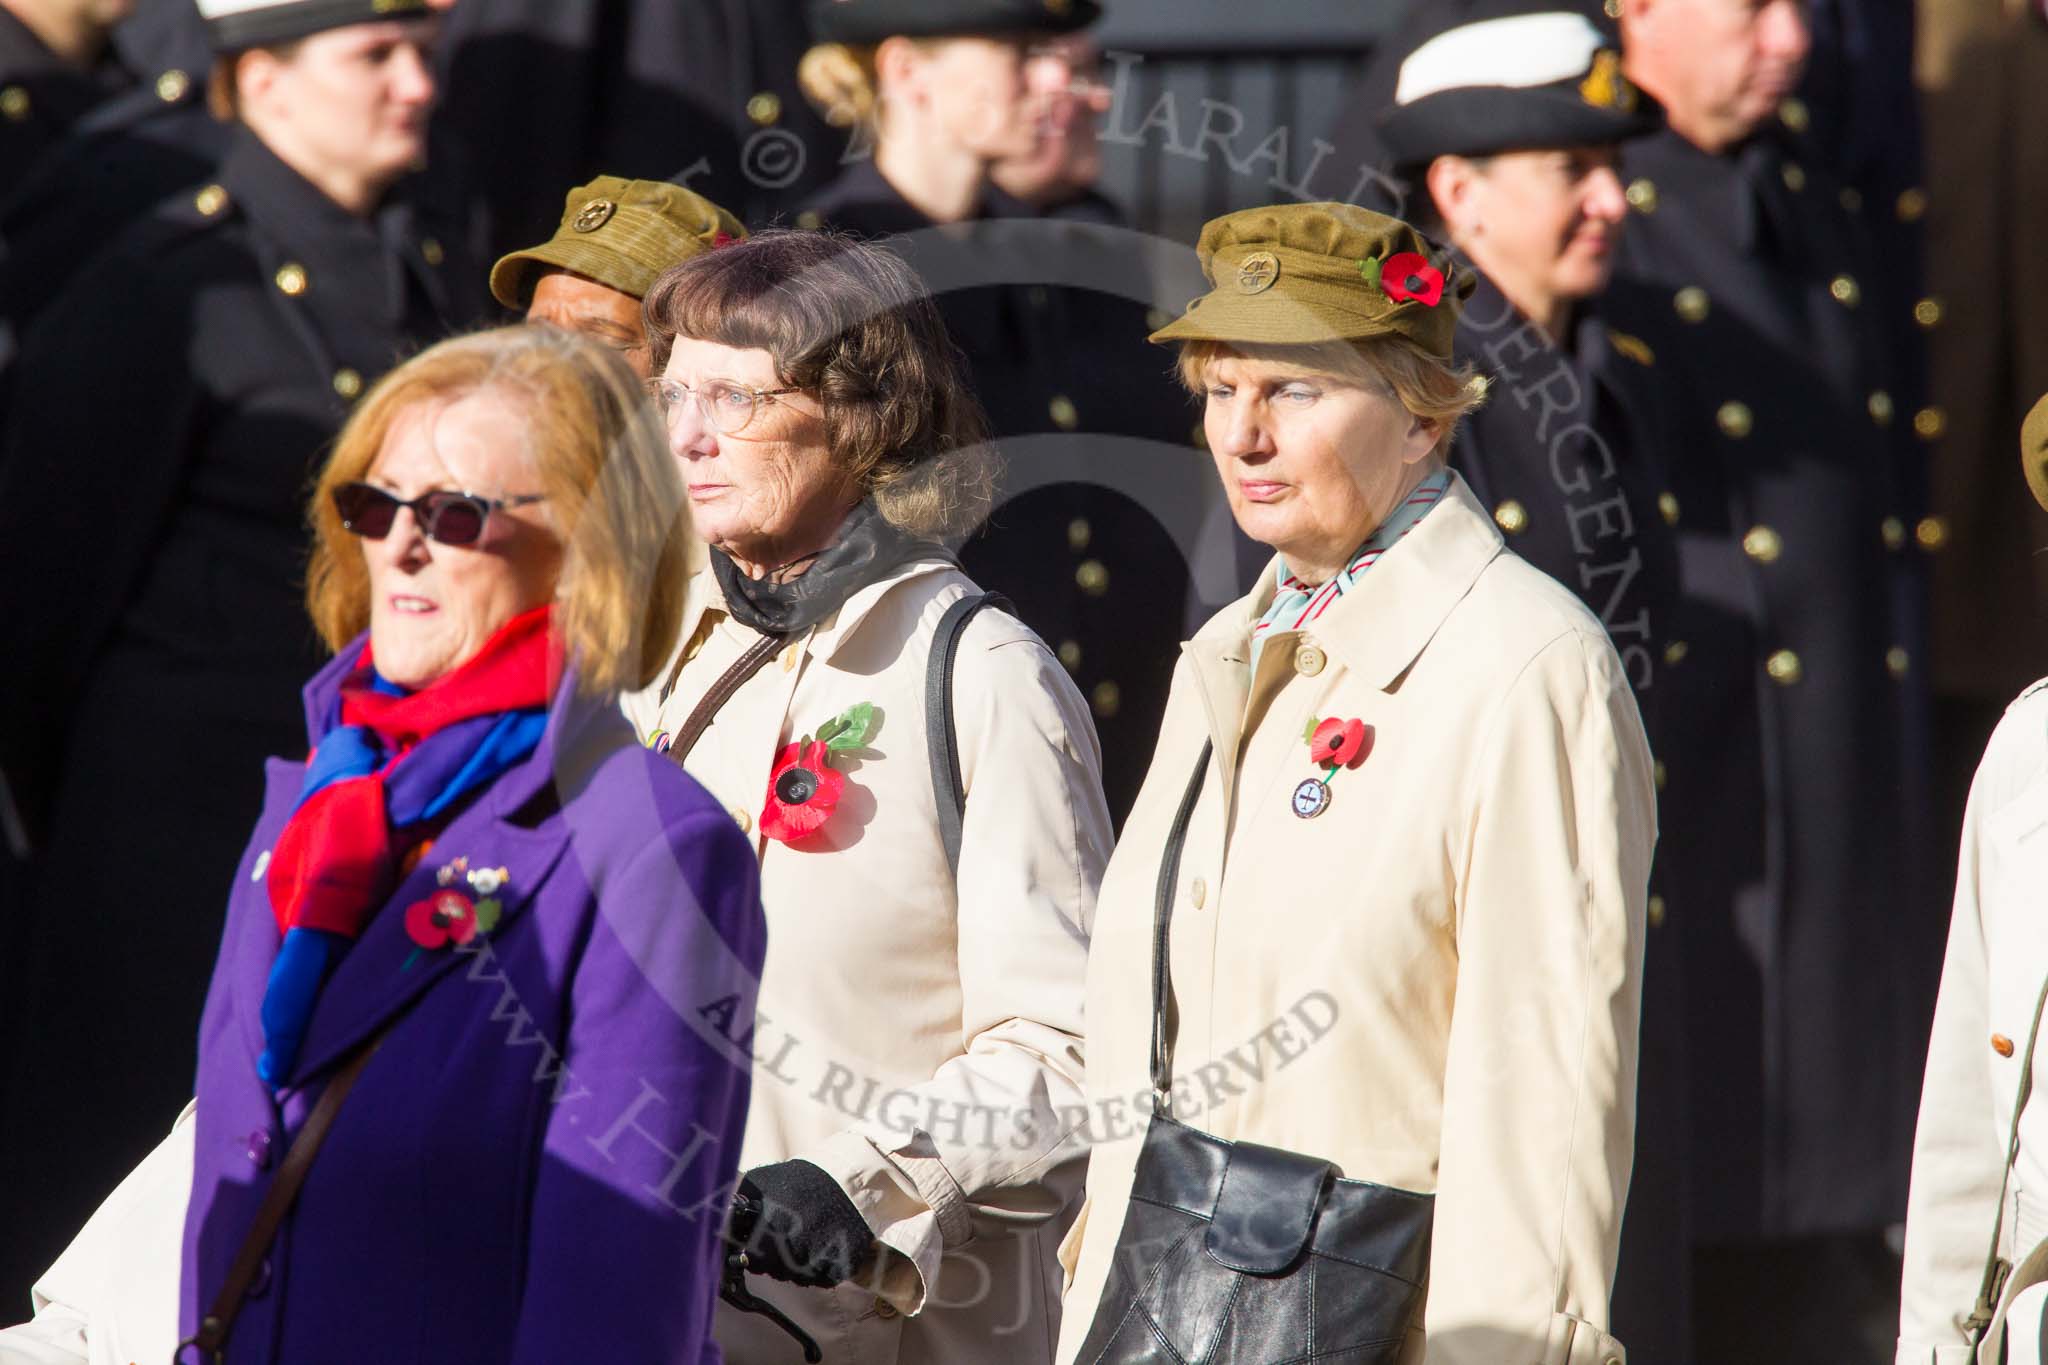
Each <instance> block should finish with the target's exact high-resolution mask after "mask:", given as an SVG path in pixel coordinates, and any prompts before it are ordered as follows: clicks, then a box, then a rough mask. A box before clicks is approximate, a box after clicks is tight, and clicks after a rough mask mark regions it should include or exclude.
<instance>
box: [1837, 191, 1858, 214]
mask: <svg viewBox="0 0 2048 1365" xmlns="http://www.w3.org/2000/svg"><path fill="white" fill-rule="evenodd" d="M1841 200H1842V208H1843V209H1844V210H1845V211H1847V212H1849V213H1861V212H1863V191H1861V190H1859V189H1857V188H1856V187H1855V186H1854V185H1844V186H1843V187H1842V194H1841Z"/></svg>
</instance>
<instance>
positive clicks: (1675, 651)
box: [1664, 640, 1692, 668]
mask: <svg viewBox="0 0 2048 1365" xmlns="http://www.w3.org/2000/svg"><path fill="white" fill-rule="evenodd" d="M1691 652H1692V646H1691V645H1689V644H1687V643H1686V642H1685V641H1683V640H1673V641H1672V642H1671V643H1670V644H1668V645H1666V646H1664V662H1665V663H1666V664H1669V665H1671V666H1672V667H1674V668H1675V667H1677V666H1678V665H1679V664H1682V663H1684V662H1685V656H1686V655H1688V654H1690V653H1691Z"/></svg>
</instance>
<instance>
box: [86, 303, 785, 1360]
mask: <svg viewBox="0 0 2048 1365" xmlns="http://www.w3.org/2000/svg"><path fill="white" fill-rule="evenodd" d="M679 505H680V495H679V491H678V488H677V485H676V476H675V473H674V470H673V468H672V467H671V463H670V460H669V457H668V455H667V453H666V451H665V449H664V447H663V443H662V437H661V432H660V430H659V428H658V426H657V425H656V424H655V421H654V418H653V416H652V413H651V411H650V410H649V409H648V408H647V406H646V404H645V403H644V402H643V401H641V398H640V396H639V394H638V391H637V388H636V386H635V385H634V384H633V381H632V377H631V376H630V375H629V374H628V373H627V372H626V370H625V368H624V367H623V366H622V365H621V363H620V362H619V361H618V360H617V359H616V358H614V357H612V356H610V355H608V354H606V353H605V352H604V351H603V350H602V348H600V347H597V346H594V345H592V344H590V343H588V342H585V341H582V340H579V339H577V338H576V337H574V336H573V335H571V334H569V333H566V332H560V331H556V330H554V329H551V328H512V329H506V330H502V331H495V332H486V333H482V334H479V335H475V336H470V337H465V338H460V339H457V340H454V341H448V342H444V343H442V344H440V345H438V346H436V347H434V348H433V349H431V350H429V351H426V352H425V353H423V354H422V355H420V356H419V357H417V358H416V359H414V360H412V361H411V362H409V363H408V364H406V365H404V366H402V367H400V368H399V369H397V370H396V371H394V372H393V373H392V374H391V375H390V376H389V377H387V378H386V379H385V380H384V381H383V382H382V383H380V384H379V385H378V386H377V387H376V388H375V389H373V390H372V391H371V392H370V393H369V394H368V395H367V396H366V397H365V398H364V400H363V402H362V404H361V405H360V406H359V407H358V408H357V409H356V412H355V414H354V416H353V417H352V418H351V420H350V421H349V424H348V426H347V427H346V428H345V429H344V431H343V432H342V434H341V437H340V440H339V443H338V446H337V448H336V451H335V453H334V455H333V457H332V459H331V460H330V461H329V463H328V465H327V467H326V469H325V472H324V473H323V474H322V475H321V478H320V483H319V487H318V489H317V491H316V493H315V497H314V507H313V521H314V530H315V534H316V545H315V550H314V555H313V561H312V565H311V571H310V575H309V587H308V591H307V600H308V605H309V607H310V609H311V612H312V615H313V618H314V620H315V622H316V624H317V625H318V626H319V628H320V629H321V631H322V632H323V633H324V635H325V637H326V639H327V640H328V642H329V643H330V644H331V645H332V646H333V648H334V649H335V651H336V657H335V659H334V661H333V663H332V664H330V665H329V666H328V667H327V668H326V669H324V670H323V671H322V672H321V673H320V674H319V675H318V676H317V677H315V678H314V679H313V681H312V683H311V684H309V685H308V686H307V688H306V690H305V699H306V724H307V732H308V734H307V739H308V745H309V749H310V757H309V758H294V759H290V760H286V759H273V760H272V761H271V763H270V767H269V774H268V794H267V797H266V800H265V803H264V810H263V815H262V818H261V819H260V820H259V821H258V823H257V825H256V830H255V833H254V835H253V837H252V838H251V839H250V841H249V845H248V848H247V850H246V851H245V852H244V854H243V856H242V861H241V865H240V867H239V868H237V870H236V872H235V875H234V881H233V885H232V890H231V892H230V895H229V901H228V913H227V925H226V931H225V935H224V937H223V939H222V943H221V949H220V957H219V961H218V964H217V966H216V967H215V971H214V977H213V985H212V988H211V991H210V994H209V996H208V999H207V1003H206V1012H205V1017H204V1020H203V1023H202V1025H201V1033H200V1062H199V1080H198V1101H197V1111H196V1116H195V1120H194V1123H195V1128H194V1141H195V1153H196V1155H195V1157H194V1162H193V1176H192V1188H191V1199H190V1203H189V1207H188V1210H187V1213H186V1217H185V1228H184V1239H183V1276H182V1287H181V1289H180V1291H179V1304H180V1319H181V1322H180V1330H181V1331H182V1333H183V1334H184V1335H185V1336H186V1337H187V1338H192V1337H197V1338H199V1340H198V1341H197V1342H196V1343H191V1342H188V1344H186V1345H185V1346H183V1347H182V1348H181V1349H180V1352H179V1355H178V1359H179V1360H180V1361H201V1360H205V1361H212V1360H214V1359H216V1358H219V1359H224V1360H225V1361H226V1362H230V1365H255V1363H256V1362H290V1363H291V1365H301V1363H302V1362H319V1361H361V1360H376V1361H381V1362H392V1365H398V1363H399V1362H422V1363H424V1362H429V1361H431V1362H435V1365H443V1363H445V1362H478V1363H479V1365H481V1363H482V1362H490V1363H491V1365H506V1362H534V1363H535V1365H539V1363H540V1362H548V1363H549V1365H556V1363H557V1362H563V1361H599V1360H602V1361H622V1362H623V1361H634V1362H650V1363H651V1362H657V1361H661V1362H667V1361H682V1362H691V1363H692V1365H694V1363H695V1362H698V1361H700V1360H706V1359H708V1360H716V1359H717V1355H716V1351H715V1348H713V1347H712V1346H710V1345H709V1334H708V1324H709V1321H710V1313H711V1305H712V1301H713V1298H714V1297H715V1295H716V1292H717V1286H718V1279H719V1275H718V1271H719V1265H720V1260H719V1251H718V1233H719V1229H720V1224H721V1221H722V1218H723V1215H724V1212H725V1203H726V1197H727V1195H728V1193H729V1191H730V1190H731V1188H732V1185H733V1182H734V1179H735V1169H734V1163H735V1161H736V1160H737V1158H738V1154H739V1138H740V1130H741V1125H742V1121H743V1119H744V1116H745V1112H746V1103H747V1086H748V1077H749V1069H748V1057H747V1053H746V1050H745V1046H744V1043H745V1039H746V1037H747V1035H748V1033H749V1031H750V1029H751V1025H752V1013H753V985H754V981H755V979H756V975H757V973H758V971H759V969H760V965H761V954H762V947H763V937H764V930H763V926H762V919H761V911H760V908H759V903H758V897H757V892H756V885H755V862H754V856H753V851H752V849H751V848H750V847H749V846H748V844H747V841H746V840H744V839H743V838H741V837H740V835H739V834H738V832H737V831H736V830H735V829H734V828H733V824H732V821H731V819H730V818H729V817H728V816H727V815H726V814H725V813H724V811H723V810H722V809H721V808H720V807H719V806H717V805H716V804H714V803H713V802H712V801H711V800H710V798H708V797H707V796H706V795H705V793H704V792H703V790H702V789H701V788H699V787H698V786H697V784H696V783H695V782H694V781H692V780H691V779H689V778H688V777H686V776H685V775H684V774H683V773H682V772H681V771H680V770H679V769H678V768H677V767H676V766H675V765H674V764H672V763H669V762H668V761H666V760H665V759H664V758H662V757H661V756H660V755H658V754H654V753H651V752H649V751H647V750H645V749H643V748H642V747H641V746H639V745H638V744H636V743H634V742H633V736H632V735H631V734H630V733H629V732H628V730H627V729H626V727H625V724H624V722H623V721H622V720H621V719H620V718H619V713H618V709H617V706H616V704H615V697H616V694H617V693H618V692H619V690H620V689H621V688H630V687H637V686H640V685H642V684H644V683H645V682H646V681H647V680H648V679H649V678H650V677H651V676H652V674H653V670H654V669H655V668H656V667H657V666H658V665H659V664H660V662H661V661H662V660H663V659H664V658H665V657H666V656H667V655H668V653H669V652H670V650H671V647H672V645H673V643H674V641H673V631H674V624H673V623H674V622H675V620H676V619H677V616H678V611H677V603H676V601H675V599H674V594H675V592H676V591H677V590H679V589H680V587H681V585H682V583H683V582H684V578H685V575H684V573H683V572H682V549H683V547H682V545H681V543H680V542H679V541H678V540H677V539H675V538H674V535H673V534H672V533H673V528H675V527H677V526H678V525H679V524H680V523H679V522H678V520H677V515H676V513H677V509H678V508H679ZM194 796H195V799H202V800H203V799H204V793H194ZM143 890H145V888H141V887H138V892H142V891H143ZM351 1082H352V1083H353V1088H352V1089H348V1088H346V1087H348V1086H349V1085H350V1083H351ZM336 1090H339V1091H340V1092H341V1093H343V1094H345V1096H346V1098H345V1101H344V1102H342V1103H341V1104H340V1106H339V1108H338V1109H336V1110H334V1112H333V1114H332V1127H331V1129H330V1130H329V1131H328V1133H327V1136H326V1138H325V1142H324V1144H322V1145H320V1146H319V1148H318V1151H317V1157H316V1159H315V1160H314V1161H313V1163H312V1165H311V1167H310V1169H309V1172H308V1174H307V1175H306V1177H305V1179H304V1183H303V1185H302V1186H301V1187H300V1188H299V1190H298V1192H297V1196H296V1199H295V1201H293V1202H292V1204H291V1205H290V1207H289V1210H288V1211H287V1212H285V1213H284V1214H283V1216H282V1219H281V1221H279V1222H278V1225H277V1226H276V1228H275V1231H274V1232H269V1231H268V1230H267V1224H268V1223H269V1221H271V1218H270V1215H272V1214H274V1213H275V1211H276V1210H275V1208H274V1207H273V1208H266V1201H267V1200H271V1201H273V1202H274V1201H275V1200H276V1199H277V1196H274V1195H273V1189H274V1187H276V1186H277V1185H279V1184H281V1183H285V1181H286V1176H285V1173H286V1172H288V1171H289V1170H290V1169H291V1168H292V1167H293V1166H294V1165H295V1164H297V1157H298V1154H299V1151H300V1149H301V1148H302V1145H303V1144H304V1143H305V1142H306V1141H307V1136H306V1134H307V1131H308V1126H309V1122H311V1123H312V1124H313V1125H314V1126H315V1127H317V1125H318V1117H317V1115H318V1112H319V1111H320V1110H321V1109H322V1108H323V1107H325V1106H323V1103H322V1098H323V1095H327V1094H329V1093H330V1092H332V1091H336ZM288 1154H289V1155H288ZM252 1227H254V1228H258V1229H259V1231H258V1233H257V1235H256V1236H254V1237H252V1236H251V1229H252ZM245 1246H246V1248H247V1249H246V1250H245ZM238 1261H239V1262H240V1263H241V1264H240V1265H239V1266H238V1265H237V1262H238ZM223 1338H225V1346H224V1347H222V1346H221V1345H220V1343H221V1340H222V1339H223ZM216 1350H220V1351H221V1352H222V1354H221V1355H220V1356H219V1357H216V1356H215V1354H214V1352H215V1351H216ZM124 1358H125V1357H124Z"/></svg>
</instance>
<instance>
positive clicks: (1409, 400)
mask: <svg viewBox="0 0 2048 1365" xmlns="http://www.w3.org/2000/svg"><path fill="white" fill-rule="evenodd" d="M1226 356H1243V357H1244V358H1245V359H1247V360H1263V361H1268V362H1270V363H1273V364H1276V365H1292V366H1296V367H1298V368H1300V369H1303V370H1310V371H1314V372H1316V373H1319V374H1334V375H1336V376H1338V377H1339V378H1342V379H1348V380H1350V381H1352V382H1353V383H1359V384H1365V385H1367V386H1368V387H1372V388H1377V389H1380V390H1382V391H1384V392H1388V393H1391V394H1392V395H1393V396H1394V397H1395V398H1396V399H1397V400H1398V401H1399V402H1400V404H1401V406H1402V407H1404V408H1406V409H1408V411H1409V412H1410V413H1411V414H1413V415H1414V416H1416V417H1420V418H1422V419H1424V420H1425V421H1430V422H1434V423H1436V425H1437V427H1438V429H1439V430H1438V435H1437V442H1436V446H1435V448H1434V449H1433V450H1431V452H1430V453H1431V454H1432V455H1435V456H1438V457H1443V456H1447V455H1448V454H1449V453H1450V449H1451V438H1452V437H1453V436H1455V435H1457V432H1458V423H1459V422H1461V421H1462V420H1463V419H1464V417H1465V414H1466V413H1468V412H1471V411H1472V410H1473V409H1474V408H1476V407H1478V406H1479V405H1480V404H1481V403H1483V402H1485V401H1486V389H1487V380H1486V377H1485V376H1484V375H1481V374H1479V373H1477V372H1475V371H1474V370H1473V368H1472V367H1471V366H1470V365H1453V364H1447V363H1445V362H1444V361H1442V360H1439V359H1438V358H1437V357H1435V356H1433V355H1431V354H1430V353H1429V352H1427V351H1425V350H1423V349H1422V348H1421V347H1420V346H1418V345H1416V344H1415V343H1414V342H1412V341H1410V340H1408V338H1406V337H1403V336H1382V337H1365V338H1361V339H1358V340H1353V341H1330V342H1322V343H1317V344H1313V345H1300V346H1269V345H1264V344H1255V343H1251V342H1235V343H1232V342H1222V341H1189V342H1185V343H1183V344H1182V346H1181V348H1180V382H1181V383H1182V384H1185V385H1186V386H1187V388H1188V391H1189V392H1190V393H1200V392H1201V391H1202V388H1203V383H1202V371H1203V369H1204V368H1205V367H1206V366H1208V365H1209V364H1210V363H1211V362H1213V361H1217V360H1221V359H1223V358H1224V357H1226Z"/></svg>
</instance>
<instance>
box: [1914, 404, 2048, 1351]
mask: <svg viewBox="0 0 2048 1365" xmlns="http://www.w3.org/2000/svg"><path fill="white" fill-rule="evenodd" d="M2020 462H2021V465H2022V466H2023V468H2024V469H2025V471H2026V476H2027V486H2028V487H2029V488H2031V489H2032V490H2033V494H2034V498H2035V500H2036V501H2038V502H2039V503H2040V504H2041V505H2042V506H2043V507H2048V398H2043V399H2041V400H2040V401H2039V402H2037V403H2035V404H2034V408H2033V411H2031V412H2029V413H2028V414H2027V419H2026V422H2025V423H2024V424H2023V425H2022V427H2021V429H2020ZM2044 825H2048V680H2043V681H2042V682H2037V683H2035V684H2034V685H2033V686H2032V687H2029V688H2028V689H2027V690H2026V691H2024V692H2022V693H2020V695H2019V697H2018V698H2017V699H2015V700H2014V702H2013V703H2012V705H2010V706H2008V707H2007V708H2006V710H2005V717H2004V719H2003V720H2001V721H1999V723H1998V728H1997V730H1995V731H1993V732H1992V735H1991V742H1990V743H1989V744H1988V745H1986V746H1985V749H1984V759H1983V762H1981V763H1980V764H1978V766H1977V777H1976V781H1975V782H1973V783H1972V784H1971V786H1970V804H1969V808H1968V810H1967V812H1966V813H1965V814H1964V816H1963V843H1962V860H1961V863H1960V865H1959V866H1958V867H1957V869H1956V896H1955V914H1954V918H1953V919H1952V920H1951V922H1950V925H1949V939H1948V957H1947V960H1946V961H1945V962H1944V964H1943V966H1942V971H1941V998H1940V1002H1939V1003H1938V1004H1937V1005H1936V1006H1935V1011H1934V1036H1933V1038H1932V1040H1931V1041H1930V1042H1929V1044H1928V1048H1927V1077H1926V1083H1925V1086H1924V1088H1923V1089H1922V1091H1921V1095H1920V1126H1919V1130H1918V1132H1917V1133H1916V1134H1915V1136H1914V1141H1913V1185H1912V1193H1911V1195H1910V1197H1909V1198H1908V1200H1907V1205H1906V1268H1905V1278H1904V1287H1903V1296H1902V1303H1901V1306H1900V1310H1899V1343H1898V1365H1966V1362H1971V1361H1976V1360H1980V1359H1981V1360H1985V1361H2003V1362H2007V1365H2041V1362H2042V1361H2043V1360H2048V1288H2044V1287H2043V1281H2044V1280H2048V1214H2044V1212H2043V1210H2044V1207H2048V1206H2044V1201H2043V1200H2042V1197H2041V1195H2042V1191H2044V1190H2048V1108H2044V1107H2043V1106H2042V1105H2041V1104H2040V1103H2039V1102H2035V1103H2033V1104H2029V1103H2028V1092H2029V1091H2030V1090H2031V1089H2032V1086H2033V1075H2034V1067H2035V1065H2036V1063H2035V1061H2034V1058H2035V1056H2036V1055H2037V1054H2036V1051H2035V1048H2036V1042H2037V1037H2036V1035H2037V1034H2038V1032H2039V1030H2040V1026H2041V1013H2042V1003H2043V1001H2048V993H2044V986H2048V951H2044V949H2048V937H2044V936H2043V935H2042V933H2041V931H2040V918H2039V916H2040V889H2041V886H2042V885H2043V883H2044V881H2048V842H2044V841H2043V840H2042V838H2041V837H2040V836H2041V832H2042V827H2043V826H2044ZM2001 1266H2002V1267H2003V1270H2002V1271H2001V1270H2000V1269H1999V1267H2001ZM2001 1274H2002V1275H2003V1276H2004V1278H2003V1279H2002V1280H2001V1279H2000V1278H1999V1276H2000V1275H2001ZM1980 1343H1981V1345H1980ZM2001 1343H2002V1344H2003V1351H2002V1352H2001V1350H2000V1346H2001Z"/></svg>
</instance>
